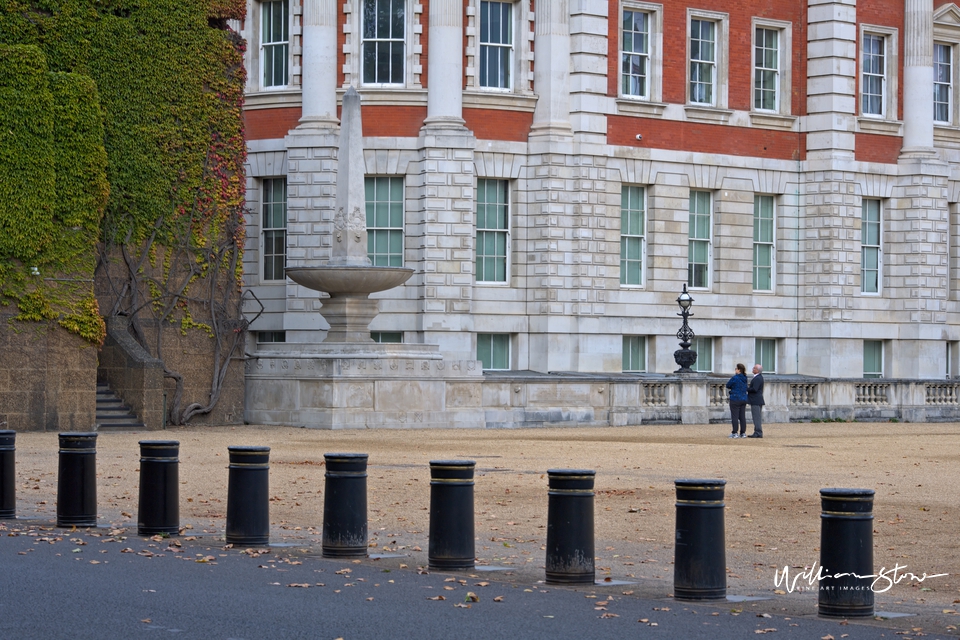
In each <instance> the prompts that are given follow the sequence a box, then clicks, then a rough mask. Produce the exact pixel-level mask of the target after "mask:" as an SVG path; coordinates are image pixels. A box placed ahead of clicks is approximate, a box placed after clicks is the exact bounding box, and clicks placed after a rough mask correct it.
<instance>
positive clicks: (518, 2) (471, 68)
mask: <svg viewBox="0 0 960 640" xmlns="http://www.w3.org/2000/svg"><path fill="white" fill-rule="evenodd" d="M501 1H507V0H501ZM509 1H510V4H512V5H513V7H512V8H511V11H510V18H511V29H512V30H513V44H512V48H511V54H510V87H509V88H507V89H500V88H497V87H482V86H480V48H481V43H480V17H481V16H480V2H481V0H467V2H466V4H467V7H466V25H465V29H464V32H465V33H464V35H465V37H464V53H465V57H466V61H465V65H466V66H465V68H464V75H465V76H466V91H469V92H474V93H473V96H472V99H473V100H474V101H476V100H480V101H481V103H480V104H481V105H482V106H489V105H490V104H491V102H492V103H493V104H499V102H498V101H499V100H500V99H501V98H500V96H502V95H518V94H519V95H532V94H533V90H532V86H531V83H532V82H533V70H532V68H531V63H532V60H533V52H532V49H531V47H532V43H533V30H532V24H533V22H532V16H533V11H532V10H531V9H530V0H509ZM478 94H480V95H478ZM470 104H471V106H475V105H474V103H470Z"/></svg>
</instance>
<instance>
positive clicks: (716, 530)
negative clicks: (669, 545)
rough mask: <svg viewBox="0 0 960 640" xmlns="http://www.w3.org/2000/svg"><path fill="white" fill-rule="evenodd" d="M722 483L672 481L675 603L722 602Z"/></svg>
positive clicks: (724, 574) (724, 591) (724, 570)
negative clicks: (674, 489)
mask: <svg viewBox="0 0 960 640" xmlns="http://www.w3.org/2000/svg"><path fill="white" fill-rule="evenodd" d="M726 484H727V481H726V480H699V479H692V480H690V479H687V480H676V481H675V485H676V490H677V530H676V541H675V543H674V556H673V565H674V566H673V596H674V597H675V598H676V599H677V600H724V599H725V598H726V597H727V554H726V544H725V542H724V531H723V510H724V504H723V488H724V485H726Z"/></svg>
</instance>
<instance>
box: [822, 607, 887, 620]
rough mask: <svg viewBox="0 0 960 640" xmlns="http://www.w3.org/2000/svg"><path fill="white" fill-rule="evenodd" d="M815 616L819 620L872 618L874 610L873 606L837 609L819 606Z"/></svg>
mask: <svg viewBox="0 0 960 640" xmlns="http://www.w3.org/2000/svg"><path fill="white" fill-rule="evenodd" d="M817 615H818V616H819V617H821V618H872V617H873V615H874V608H873V605H870V606H862V607H851V606H846V607H837V606H830V605H822V604H821V605H818V606H817Z"/></svg>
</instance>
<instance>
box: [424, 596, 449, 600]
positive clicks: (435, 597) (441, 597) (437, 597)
mask: <svg viewBox="0 0 960 640" xmlns="http://www.w3.org/2000/svg"><path fill="white" fill-rule="evenodd" d="M427 600H446V598H444V597H443V596H433V597H432V598H427Z"/></svg>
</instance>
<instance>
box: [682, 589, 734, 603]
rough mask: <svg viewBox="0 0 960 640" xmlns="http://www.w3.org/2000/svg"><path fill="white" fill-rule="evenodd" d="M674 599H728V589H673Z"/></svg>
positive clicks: (699, 600)
mask: <svg viewBox="0 0 960 640" xmlns="http://www.w3.org/2000/svg"><path fill="white" fill-rule="evenodd" d="M673 598H674V600H683V601H685V602H704V601H708V600H726V599H727V590H726V588H724V589H677V588H676V587H674V589H673Z"/></svg>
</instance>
